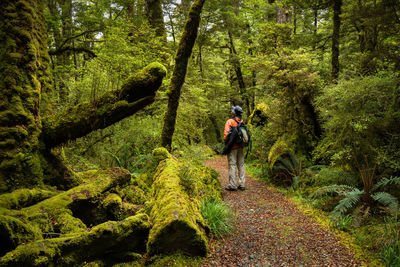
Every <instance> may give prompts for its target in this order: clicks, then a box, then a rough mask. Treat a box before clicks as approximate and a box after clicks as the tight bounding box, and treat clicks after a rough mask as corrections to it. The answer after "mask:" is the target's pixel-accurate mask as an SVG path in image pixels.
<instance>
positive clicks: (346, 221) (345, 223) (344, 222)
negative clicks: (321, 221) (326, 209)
mask: <svg viewBox="0 0 400 267" xmlns="http://www.w3.org/2000/svg"><path fill="white" fill-rule="evenodd" d="M352 221H353V218H352V217H351V216H350V215H346V216H340V217H337V218H335V220H334V221H333V223H334V226H335V227H336V228H337V229H339V230H342V231H347V230H348V229H349V227H350V225H351V223H352Z"/></svg>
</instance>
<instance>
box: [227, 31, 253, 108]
mask: <svg viewBox="0 0 400 267" xmlns="http://www.w3.org/2000/svg"><path fill="white" fill-rule="evenodd" d="M228 36H229V44H230V46H229V48H230V55H231V60H232V65H233V68H234V70H235V73H236V78H237V81H238V85H239V92H240V94H241V96H242V98H243V99H244V102H245V104H246V110H247V112H248V113H249V114H250V101H249V96H248V93H247V89H246V84H245V83H244V79H243V73H242V67H241V65H240V60H239V56H238V53H237V51H236V48H235V43H234V42H233V37H232V34H231V32H230V31H229V30H228Z"/></svg>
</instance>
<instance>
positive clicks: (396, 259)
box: [381, 240, 400, 267]
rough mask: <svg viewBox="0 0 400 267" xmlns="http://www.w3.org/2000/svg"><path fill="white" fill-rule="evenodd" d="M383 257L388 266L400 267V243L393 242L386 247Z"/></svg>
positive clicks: (382, 253)
mask: <svg viewBox="0 0 400 267" xmlns="http://www.w3.org/2000/svg"><path fill="white" fill-rule="evenodd" d="M381 257H382V259H383V261H384V262H385V265H386V266H390V267H394V266H399V265H400V241H399V240H397V242H396V241H392V242H391V243H390V244H389V245H386V246H385V247H384V248H383V250H382V252H381Z"/></svg>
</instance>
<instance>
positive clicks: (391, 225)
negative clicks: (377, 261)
mask: <svg viewBox="0 0 400 267" xmlns="http://www.w3.org/2000/svg"><path fill="white" fill-rule="evenodd" d="M385 222H386V223H385V232H384V233H385V234H384V238H385V240H386V244H385V245H384V246H383V249H382V251H381V253H380V254H381V258H382V259H383V261H384V262H385V265H386V266H400V231H399V223H398V213H396V214H395V216H393V217H391V218H389V220H388V221H386V220H385Z"/></svg>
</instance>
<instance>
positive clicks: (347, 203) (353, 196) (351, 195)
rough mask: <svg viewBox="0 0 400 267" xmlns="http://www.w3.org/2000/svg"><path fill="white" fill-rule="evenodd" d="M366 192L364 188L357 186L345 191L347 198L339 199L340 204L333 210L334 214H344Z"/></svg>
mask: <svg viewBox="0 0 400 267" xmlns="http://www.w3.org/2000/svg"><path fill="white" fill-rule="evenodd" d="M362 194H364V190H359V189H357V188H355V189H354V190H353V191H351V192H347V193H345V198H344V199H342V200H340V201H339V204H337V205H336V207H335V208H334V209H333V211H332V215H333V216H335V217H336V216H337V217H338V216H342V215H343V214H344V213H345V212H346V211H348V210H349V209H351V208H352V207H354V205H355V204H356V203H357V202H359V201H360V198H361V195H362Z"/></svg>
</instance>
